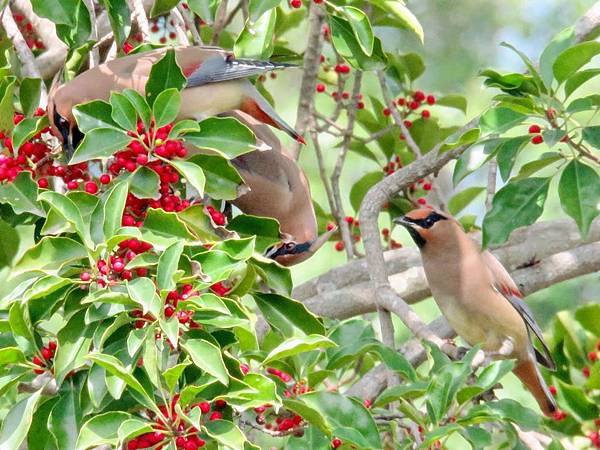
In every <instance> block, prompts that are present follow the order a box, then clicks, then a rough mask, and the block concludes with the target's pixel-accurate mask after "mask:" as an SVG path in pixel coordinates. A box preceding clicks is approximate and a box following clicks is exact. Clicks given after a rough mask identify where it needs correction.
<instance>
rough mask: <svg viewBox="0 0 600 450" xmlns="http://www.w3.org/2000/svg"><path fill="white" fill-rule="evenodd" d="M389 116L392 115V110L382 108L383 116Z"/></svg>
mask: <svg viewBox="0 0 600 450" xmlns="http://www.w3.org/2000/svg"><path fill="white" fill-rule="evenodd" d="M390 114H392V110H391V109H390V108H383V115H384V116H386V117H387V116H389V115H390Z"/></svg>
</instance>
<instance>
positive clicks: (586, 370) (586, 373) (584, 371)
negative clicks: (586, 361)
mask: <svg viewBox="0 0 600 450" xmlns="http://www.w3.org/2000/svg"><path fill="white" fill-rule="evenodd" d="M581 373H582V374H583V376H584V377H586V378H589V377H590V368H589V367H588V366H585V367H584V368H583V369H581Z"/></svg>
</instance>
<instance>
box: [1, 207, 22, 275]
mask: <svg viewBox="0 0 600 450" xmlns="http://www.w3.org/2000/svg"><path fill="white" fill-rule="evenodd" d="M0 236H2V239H1V240H0V269H1V268H3V267H6V266H10V265H11V264H12V262H13V259H14V258H15V255H16V254H17V251H18V250H19V241H20V237H19V233H18V232H17V230H15V229H14V228H13V227H11V226H10V225H9V224H7V223H6V222H5V221H4V220H2V219H0Z"/></svg>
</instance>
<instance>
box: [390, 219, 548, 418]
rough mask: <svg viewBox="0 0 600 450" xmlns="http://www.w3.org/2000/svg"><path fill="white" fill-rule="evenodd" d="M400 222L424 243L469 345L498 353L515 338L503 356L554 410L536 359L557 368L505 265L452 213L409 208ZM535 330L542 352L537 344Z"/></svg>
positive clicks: (431, 273)
mask: <svg viewBox="0 0 600 450" xmlns="http://www.w3.org/2000/svg"><path fill="white" fill-rule="evenodd" d="M397 222H398V223H400V224H401V225H403V226H404V227H406V228H407V230H408V231H409V233H410V234H411V236H412V237H413V239H414V240H415V242H416V243H417V245H418V246H419V248H420V251H421V257H422V259H423V268H424V270H425V275H426V276H427V281H428V282H429V286H430V288H431V293H432V294H433V297H434V299H435V301H436V303H437V304H438V306H439V308H440V310H441V311H442V314H444V316H445V317H446V319H448V322H449V323H450V325H451V326H452V327H453V328H454V330H455V331H456V333H457V334H458V335H459V336H461V337H462V338H463V339H464V340H465V341H466V342H468V343H469V344H470V345H477V344H480V345H482V348H483V350H485V351H486V352H490V353H492V354H494V353H495V352H500V351H501V349H505V348H506V347H503V345H506V344H505V343H506V342H507V341H510V342H511V343H512V346H509V347H508V351H504V352H503V354H502V355H497V356H499V357H505V358H514V359H516V360H517V363H516V366H515V368H514V373H515V374H516V375H517V377H519V379H520V380H521V381H522V382H523V384H524V385H525V386H526V387H527V388H528V389H529V391H530V392H531V393H532V394H533V396H534V397H535V399H536V400H537V402H538V404H539V405H540V408H541V409H542V411H543V412H544V413H546V414H550V413H552V412H554V411H555V410H556V403H555V401H554V398H553V397H552V395H551V394H550V392H549V390H548V387H547V385H546V383H545V381H544V379H543V378H542V376H541V374H540V372H539V370H538V367H537V365H536V359H537V362H539V363H541V364H543V365H545V366H547V367H548V368H550V369H554V368H555V365H554V361H553V360H552V357H551V356H550V352H549V350H548V348H547V346H546V344H545V343H544V341H543V336H542V332H541V330H540V328H539V326H538V325H537V323H536V322H535V319H534V318H533V315H532V313H531V311H530V310H529V307H528V306H527V304H526V303H525V302H524V301H523V300H522V294H521V292H520V291H519V288H518V287H517V286H516V284H515V283H514V281H513V280H512V278H511V277H510V275H509V274H508V272H507V271H506V269H505V268H504V267H503V266H502V264H500V262H499V261H498V260H497V259H496V258H495V257H494V255H492V254H491V253H490V252H488V251H485V252H481V250H480V248H479V246H478V245H477V244H476V243H475V242H474V241H473V240H472V239H471V238H470V237H469V236H468V235H467V234H466V233H465V232H464V231H463V229H462V227H461V225H460V223H458V222H457V221H456V220H455V219H454V218H452V217H451V216H449V215H447V214H444V213H439V212H437V211H434V210H432V209H418V210H414V211H411V212H410V213H408V214H407V215H405V216H404V217H401V218H399V219H397ZM532 335H535V336H536V337H537V338H538V339H539V340H540V341H541V343H542V346H543V352H539V351H538V350H536V349H535V348H534V347H533V344H532V341H531V339H532Z"/></svg>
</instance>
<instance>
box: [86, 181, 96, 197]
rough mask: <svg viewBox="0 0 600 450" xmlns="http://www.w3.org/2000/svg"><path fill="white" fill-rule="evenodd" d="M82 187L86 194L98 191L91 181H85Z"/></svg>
mask: <svg viewBox="0 0 600 450" xmlns="http://www.w3.org/2000/svg"><path fill="white" fill-rule="evenodd" d="M84 189H85V192H87V193H88V194H92V195H94V194H96V193H98V185H97V184H96V183H94V182H93V181H88V182H87V183H85V185H84Z"/></svg>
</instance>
